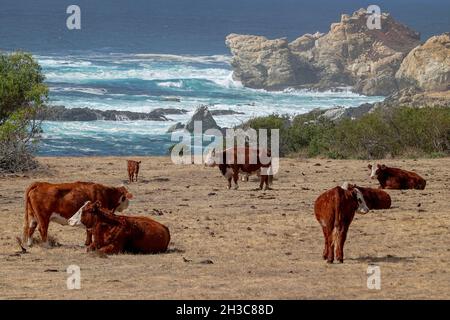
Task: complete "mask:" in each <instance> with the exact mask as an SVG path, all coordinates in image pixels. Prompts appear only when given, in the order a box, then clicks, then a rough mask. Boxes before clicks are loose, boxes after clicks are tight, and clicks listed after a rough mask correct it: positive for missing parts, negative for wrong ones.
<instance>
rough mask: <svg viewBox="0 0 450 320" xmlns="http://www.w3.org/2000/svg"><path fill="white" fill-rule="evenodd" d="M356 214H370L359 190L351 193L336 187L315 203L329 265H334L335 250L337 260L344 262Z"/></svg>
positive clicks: (324, 255)
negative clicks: (345, 245)
mask: <svg viewBox="0 0 450 320" xmlns="http://www.w3.org/2000/svg"><path fill="white" fill-rule="evenodd" d="M355 212H359V213H362V214H365V213H367V212H369V208H368V207H367V205H366V203H365V201H364V197H363V195H362V193H361V191H359V190H358V189H357V188H354V189H353V190H352V191H349V190H344V189H342V188H341V187H335V188H333V189H331V190H328V191H326V192H324V193H323V194H321V195H320V196H319V197H318V198H317V200H316V202H315V203H314V213H315V215H316V219H317V221H319V223H320V225H321V226H322V231H323V235H324V238H325V248H324V250H323V258H324V259H326V260H327V262H328V263H333V261H334V251H335V249H336V259H337V260H338V261H339V262H340V263H342V262H344V243H345V240H346V238H347V231H348V228H349V226H350V223H351V222H352V220H353V217H354V215H355Z"/></svg>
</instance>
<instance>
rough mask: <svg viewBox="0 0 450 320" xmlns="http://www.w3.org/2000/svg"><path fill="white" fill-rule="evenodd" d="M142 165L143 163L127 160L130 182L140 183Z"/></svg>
mask: <svg viewBox="0 0 450 320" xmlns="http://www.w3.org/2000/svg"><path fill="white" fill-rule="evenodd" d="M140 164H141V161H134V160H127V168H128V180H129V181H130V182H133V181H136V182H137V181H138V175H139V165H140Z"/></svg>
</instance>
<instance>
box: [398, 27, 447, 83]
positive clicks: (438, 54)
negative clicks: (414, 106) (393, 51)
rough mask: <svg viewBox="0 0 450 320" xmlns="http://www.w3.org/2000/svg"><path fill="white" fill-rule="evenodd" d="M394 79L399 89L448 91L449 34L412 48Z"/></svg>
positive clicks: (432, 38) (435, 37)
mask: <svg viewBox="0 0 450 320" xmlns="http://www.w3.org/2000/svg"><path fill="white" fill-rule="evenodd" d="M396 77H397V81H398V84H399V86H400V88H407V87H417V88H419V89H421V90H423V91H445V90H450V33H444V34H441V35H438V36H434V37H431V38H430V39H428V40H427V41H426V42H425V43H424V44H423V45H421V46H418V47H416V48H414V49H413V50H412V51H411V52H410V53H409V54H408V55H407V56H406V58H405V59H404V60H403V62H402V64H401V66H400V69H399V70H398V72H397V74H396Z"/></svg>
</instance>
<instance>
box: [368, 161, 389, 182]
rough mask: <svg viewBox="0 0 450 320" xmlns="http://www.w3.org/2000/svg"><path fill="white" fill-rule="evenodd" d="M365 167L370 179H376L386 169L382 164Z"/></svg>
mask: <svg viewBox="0 0 450 320" xmlns="http://www.w3.org/2000/svg"><path fill="white" fill-rule="evenodd" d="M367 167H368V168H369V170H370V177H371V178H372V179H376V178H378V175H379V174H380V173H381V171H382V170H384V169H386V166H385V165H384V164H382V165H380V164H377V165H376V166H373V165H371V164H369V165H368V166H367Z"/></svg>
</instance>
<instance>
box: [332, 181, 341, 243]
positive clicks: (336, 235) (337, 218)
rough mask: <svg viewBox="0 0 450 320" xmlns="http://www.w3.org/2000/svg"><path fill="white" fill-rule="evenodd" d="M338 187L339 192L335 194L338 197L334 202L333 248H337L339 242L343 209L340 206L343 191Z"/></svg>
mask: <svg viewBox="0 0 450 320" xmlns="http://www.w3.org/2000/svg"><path fill="white" fill-rule="evenodd" d="M340 190H342V189H339V187H338V192H337V194H336V195H335V196H336V198H335V199H334V204H335V208H334V224H333V231H332V234H331V245H332V247H333V248H336V246H337V244H338V240H339V228H340V225H341V210H340V208H339V203H340V201H341V199H340V198H341V196H342V194H341V192H340Z"/></svg>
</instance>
